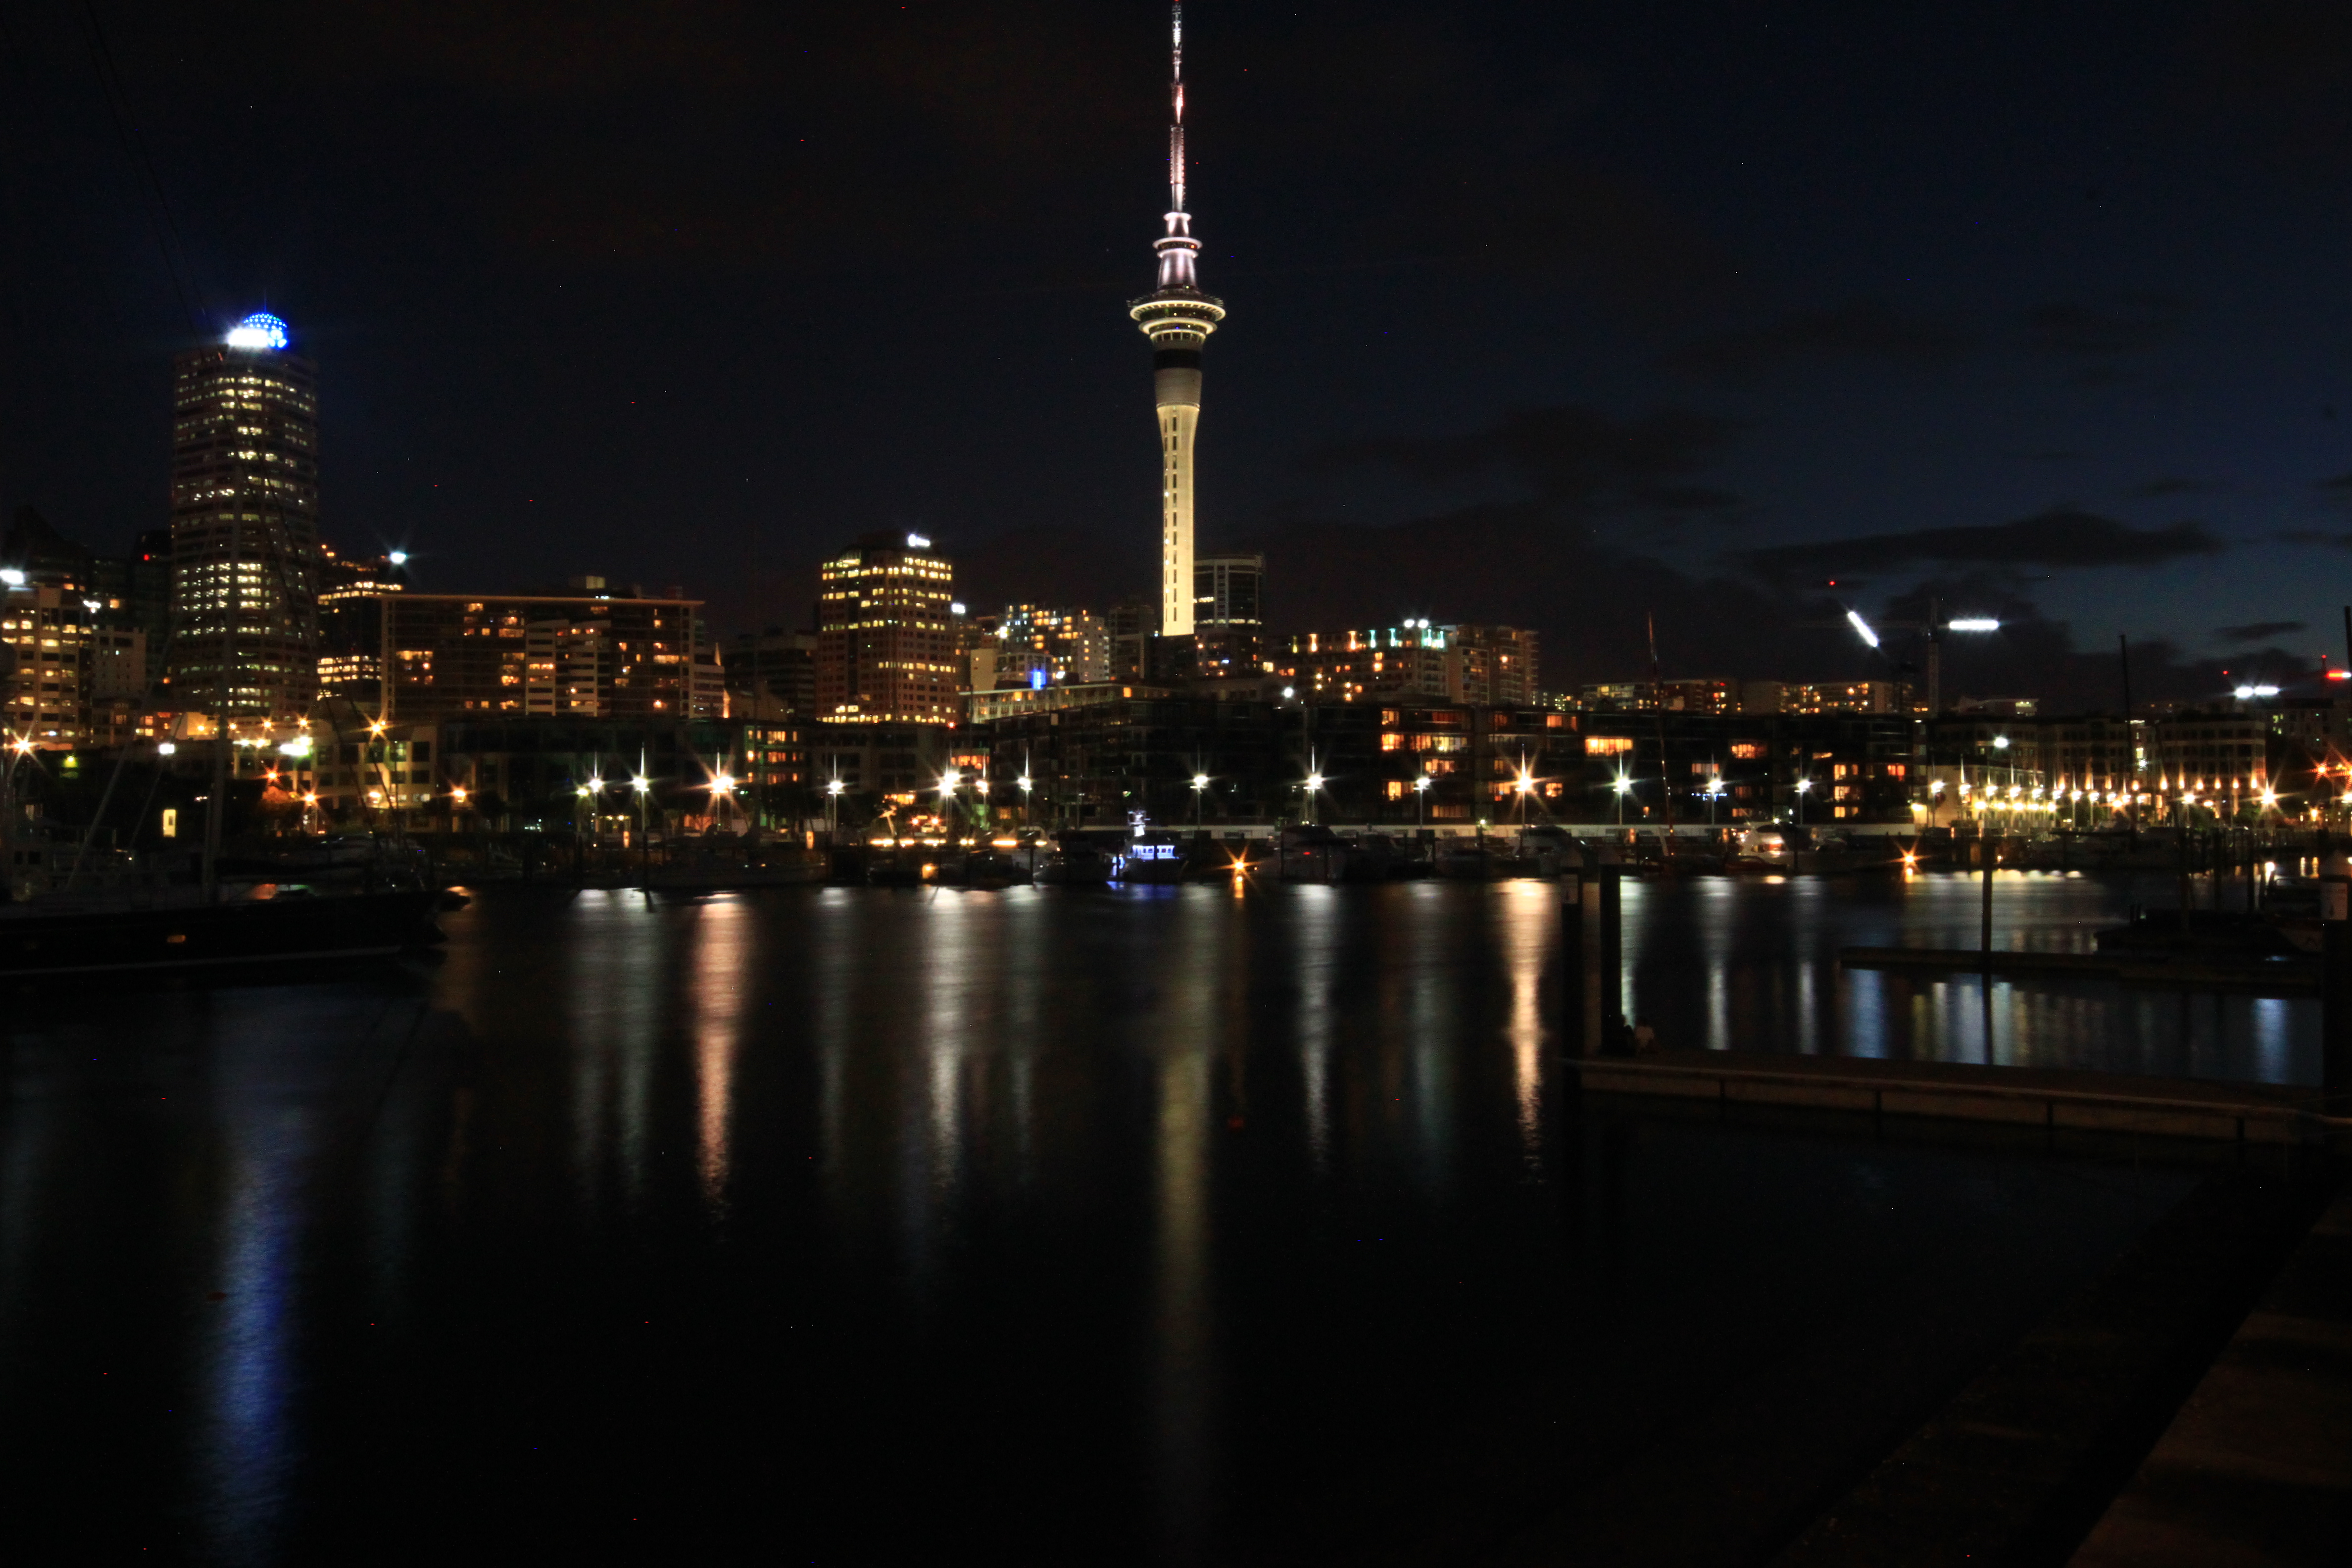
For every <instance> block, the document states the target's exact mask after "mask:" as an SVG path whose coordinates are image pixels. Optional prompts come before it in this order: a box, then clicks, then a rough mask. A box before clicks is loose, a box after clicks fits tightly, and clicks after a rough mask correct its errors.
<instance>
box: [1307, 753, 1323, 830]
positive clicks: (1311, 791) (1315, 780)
mask: <svg viewBox="0 0 2352 1568" xmlns="http://www.w3.org/2000/svg"><path fill="white" fill-rule="evenodd" d="M1310 766H1311V764H1310ZM1322 788H1323V775H1322V773H1320V772H1309V773H1307V821H1308V822H1309V823H1312V822H1313V821H1314V820H1315V796H1316V795H1317V794H1318V792H1319V791H1321V789H1322Z"/></svg>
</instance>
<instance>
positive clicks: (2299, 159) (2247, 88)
mask: <svg viewBox="0 0 2352 1568" xmlns="http://www.w3.org/2000/svg"><path fill="white" fill-rule="evenodd" d="M2184 56H2185V60H2186V70H2185V72H2184V78H2183V97H2184V98H2185V99H2186V100H2187V101H2188V102H2189V104H2190V105H2192V106H2193V107H2195V108H2197V109H2200V110H2203V111H2204V112H2205V113H2206V114H2207V115H2208V116H2209V117H2210V119H2211V120H2212V121H2214V122H2215V123H2216V124H2217V125H2218V126H2219V127H2220V128H2221V130H2222V131H2223V132H2225V133H2226V134H2227V135H2228V136H2229V137H2230V138H2231V140H2232V141H2234V142H2237V143H2238V144H2239V145H2240V146H2241V147H2242V148H2245V149H2247V150H2249V151H2251V152H2252V153H2254V154H2255V155H2256V156H2257V157H2259V158H2261V159H2262V160H2263V162H2265V163H2270V164H2272V165H2273V166H2274V167H2278V168H2281V169H2284V170H2287V171H2291V172H2293V173H2295V174H2303V175H2307V176H2319V177H2327V176H2333V175H2336V174H2342V173H2343V172H2344V171H2345V170H2346V169H2347V167H2352V10H2347V9H2346V7H2344V6H2343V5H2340V4H2337V3H2336V0H2233V3H2232V4H2229V5H2217V6H2215V7H2213V9H2212V13H2211V20H2210V22H2209V23H2208V24H2207V25H2206V26H2205V27H2204V28H2202V29H2201V30H2200V32H2198V33H2197V34H2196V35H2194V36H2192V37H2190V38H2189V40H2188V45H2187V47H2186V49H2185V50H2184Z"/></svg>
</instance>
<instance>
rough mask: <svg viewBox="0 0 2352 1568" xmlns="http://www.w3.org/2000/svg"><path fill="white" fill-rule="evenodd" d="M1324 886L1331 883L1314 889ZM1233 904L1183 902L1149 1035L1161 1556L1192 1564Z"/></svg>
mask: <svg viewBox="0 0 2352 1568" xmlns="http://www.w3.org/2000/svg"><path fill="white" fill-rule="evenodd" d="M1310 890H1321V891H1328V890H1329V889H1310ZM1235 915H1236V911H1235V910H1234V906H1233V905H1232V903H1231V902H1230V901H1227V900H1216V899H1212V898H1206V897H1202V896H1198V890H1194V896H1191V897H1186V898H1182V899H1181V900H1178V902H1177V908H1176V910H1175V912H1174V914H1173V916H1172V919H1173V920H1174V921H1175V930H1174V932H1173V933H1172V935H1173V940H1172V941H1171V942H1170V943H1169V946H1168V948H1167V949H1166V952H1167V955H1168V956H1169V957H1170V958H1171V959H1172V960H1173V963H1172V964H1171V967H1170V968H1169V969H1168V970H1167V971H1166V973H1165V984H1166V992H1165V1000H1164V1001H1163V1003H1162V1005H1161V1010H1160V1019H1159V1026H1158V1027H1157V1029H1155V1030H1154V1031H1153V1035H1152V1037H1151V1039H1150V1053H1151V1057H1152V1059H1153V1063H1154V1072H1153V1076H1154V1086H1153V1087H1154V1102H1155V1110H1156V1114H1155V1119H1154V1126H1153V1176H1154V1191H1155V1211H1156V1212H1155V1218H1156V1220H1157V1224H1156V1226H1155V1235H1154V1244H1153V1249H1152V1258H1153V1269H1152V1303H1153V1311H1152V1319H1153V1322H1152V1329H1153V1339H1154V1342H1155V1344H1156V1346H1157V1354H1156V1357H1155V1364H1154V1368H1153V1384H1154V1397H1153V1407H1154V1411H1155V1413H1156V1416H1157V1422H1156V1426H1157V1431H1156V1436H1157V1445H1158V1448H1159V1458H1160V1464H1159V1480H1160V1521H1161V1522H1160V1550H1161V1554H1162V1557H1163V1559H1164V1560H1166V1561H1169V1562H1176V1563H1189V1562H1192V1561H1194V1560H1195V1559H1196V1557H1197V1555H1198V1552H1199V1545H1200V1541H1201V1539H1202V1534H1203V1532H1204V1531H1205V1529H1206V1527H1207V1524H1208V1521H1207V1519H1206V1517H1205V1515H1206V1513H1207V1510H1208V1497H1209V1439H1210V1430H1211V1426H1212V1422H1213V1414H1214V1410H1215V1393H1216V1373H1215V1367H1214V1365H1213V1355H1214V1333H1215V1325H1214V1322H1213V1313H1212V1308H1211V1300H1210V1296H1209V1271H1210V1247H1211V1236H1210V1218H1209V1204H1210V1195H1209V1175H1210V1142H1209V1140H1210V1126H1211V1110H1210V1097H1211V1092H1212V1089H1213V1084H1214V1081H1215V1079H1214V1075H1213V1070H1212V1069H1213V1062H1214V1059H1215V1057H1214V1053H1215V1052H1216V1050H1217V1048H1218V1047H1219V1045H1220V1044H1221V1042H1220V1041H1219V1039H1218V1037H1217V1035H1218V1031H1217V1028H1216V1022H1217V1005H1216V1004H1217V997H1218V994H1219V992H1220V991H1221V989H1222V988H1223V974H1222V973H1221V966H1220V965H1219V964H1218V963H1216V959H1217V957H1218V953H1219V950H1220V948H1221V947H1222V946H1223V943H1222V942H1221V940H1220V938H1221V932H1222V931H1223V929H1225V928H1227V927H1228V926H1229V925H1230V922H1232V921H1234V919H1235Z"/></svg>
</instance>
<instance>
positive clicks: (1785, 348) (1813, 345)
mask: <svg viewBox="0 0 2352 1568" xmlns="http://www.w3.org/2000/svg"><path fill="white" fill-rule="evenodd" d="M1976 342H1977V339H1976V336H1975V334H1974V333H1971V332H1969V331H1962V330H1961V329H1960V328H1958V327H1956V326H1953V325H1952V324H1950V323H1948V322H1946V321H1937V320H1934V319H1933V318H1930V317H1926V316H1906V315H1903V314H1901V313H1899V312H1897V311H1894V310H1886V309H1885V308H1883V307H1881V306H1877V305H1860V304H1857V305H1843V306H1840V307H1839V308H1837V309H1835V310H1801V311H1796V312H1793V313H1791V314H1790V315H1786V316H1782V317H1781V318H1780V320H1778V321H1771V322H1768V323H1767V324H1765V325H1763V326H1760V327H1753V328H1749V329H1747V330H1745V331H1729V332H1717V333H1716V334H1714V335H1713V336H1711V337H1705V338H1700V339H1697V340H1696V341H1695V342H1690V343H1687V344H1685V345H1684V346H1683V347H1681V348H1679V349H1676V350H1675V351H1674V352H1673V353H1669V354H1668V355H1667V356H1666V360H1665V363H1667V364H1668V365H1669V366H1671V367H1672V368H1674V369H1676V370H1688V371H1696V372H1699V373H1701V374H1710V375H1732V376H1737V375H1748V374H1756V373H1758V372H1761V371H1769V370H1776V369H1778V368H1780V366H1782V365H1785V364H1789V363H1792V362H1795V361H1798V360H1803V359H1858V360H1877V361H1880V362H1883V363H1889V364H1896V365H1906V366H1920V367H1932V366H1937V365H1944V364H1948V363H1951V362H1952V361H1954V360H1956V359H1958V357H1959V356H1960V355H1961V354H1963V353H1967V352H1968V351H1969V349H1970V348H1972V347H1974V346H1975V344H1976Z"/></svg>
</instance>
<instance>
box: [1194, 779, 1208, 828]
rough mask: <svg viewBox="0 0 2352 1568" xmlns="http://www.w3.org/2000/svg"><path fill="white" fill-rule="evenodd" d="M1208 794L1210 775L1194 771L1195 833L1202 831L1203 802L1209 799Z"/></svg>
mask: <svg viewBox="0 0 2352 1568" xmlns="http://www.w3.org/2000/svg"><path fill="white" fill-rule="evenodd" d="M1208 795H1209V775H1208V774H1206V773H1194V774H1193V775H1192V831H1193V832H1195V833H1198V832H1200V831H1201V813H1202V803H1203V802H1204V801H1206V800H1207V799H1208Z"/></svg>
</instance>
